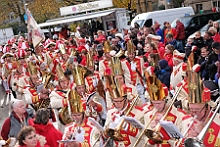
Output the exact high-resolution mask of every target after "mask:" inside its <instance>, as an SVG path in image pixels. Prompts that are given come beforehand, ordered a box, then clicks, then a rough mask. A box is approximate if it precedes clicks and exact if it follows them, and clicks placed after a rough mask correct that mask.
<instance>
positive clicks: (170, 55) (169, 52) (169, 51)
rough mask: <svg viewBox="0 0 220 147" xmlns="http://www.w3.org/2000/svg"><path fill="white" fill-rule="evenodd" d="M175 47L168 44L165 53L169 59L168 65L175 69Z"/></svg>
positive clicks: (165, 57)
mask: <svg viewBox="0 0 220 147" xmlns="http://www.w3.org/2000/svg"><path fill="white" fill-rule="evenodd" d="M174 50H175V48H174V47H173V46H172V45H171V44H168V45H166V47H165V54H164V59H165V60H167V62H168V65H169V66H170V67H171V69H173V51H174Z"/></svg>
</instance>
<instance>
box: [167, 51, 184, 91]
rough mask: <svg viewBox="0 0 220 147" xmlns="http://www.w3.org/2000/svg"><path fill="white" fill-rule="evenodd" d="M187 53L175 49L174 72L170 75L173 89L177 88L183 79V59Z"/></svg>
mask: <svg viewBox="0 0 220 147" xmlns="http://www.w3.org/2000/svg"><path fill="white" fill-rule="evenodd" d="M184 57H185V54H184V53H180V52H179V51H177V50H174V51H173V64H174V66H173V72H172V73H171V76H170V86H171V89H175V88H176V86H177V84H179V83H180V82H181V81H182V76H183V69H182V65H183V63H184V62H183V60H184Z"/></svg>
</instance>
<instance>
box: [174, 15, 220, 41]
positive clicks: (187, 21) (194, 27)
mask: <svg viewBox="0 0 220 147" xmlns="http://www.w3.org/2000/svg"><path fill="white" fill-rule="evenodd" d="M177 19H180V21H181V22H182V23H183V24H184V27H185V32H186V38H188V36H190V35H191V34H193V33H194V32H196V31H198V30H199V29H201V28H202V27H203V26H204V25H206V24H208V21H209V20H210V19H211V20H213V21H215V20H218V19H220V12H216V13H205V14H197V15H192V16H186V17H181V18H177ZM171 27H173V28H175V27H176V20H174V21H173V22H172V24H171Z"/></svg>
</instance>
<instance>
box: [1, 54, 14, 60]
mask: <svg viewBox="0 0 220 147" xmlns="http://www.w3.org/2000/svg"><path fill="white" fill-rule="evenodd" d="M6 57H14V54H12V53H6V54H4V55H3V56H2V59H5V58H6Z"/></svg>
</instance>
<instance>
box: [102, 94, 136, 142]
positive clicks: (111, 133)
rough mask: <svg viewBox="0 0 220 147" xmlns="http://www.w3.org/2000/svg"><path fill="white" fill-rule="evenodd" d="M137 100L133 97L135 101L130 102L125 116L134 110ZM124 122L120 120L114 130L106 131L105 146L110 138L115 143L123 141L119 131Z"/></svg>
mask: <svg viewBox="0 0 220 147" xmlns="http://www.w3.org/2000/svg"><path fill="white" fill-rule="evenodd" d="M138 99H139V95H137V96H136V97H135V99H134V100H133V101H132V104H131V106H130V107H129V108H128V110H127V112H126V114H125V116H128V115H129V113H130V112H131V111H132V109H133V108H134V106H135V104H136V103H137V102H138ZM124 122H125V120H124V119H122V121H121V122H120V123H119V124H118V125H117V127H116V128H115V129H110V128H108V129H107V130H106V134H107V135H108V136H109V137H108V139H107V141H106V142H105V145H106V144H107V143H108V141H109V140H110V139H111V138H112V139H113V140H115V141H123V136H122V135H121V134H120V130H121V128H122V126H123V125H124Z"/></svg>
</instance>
